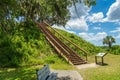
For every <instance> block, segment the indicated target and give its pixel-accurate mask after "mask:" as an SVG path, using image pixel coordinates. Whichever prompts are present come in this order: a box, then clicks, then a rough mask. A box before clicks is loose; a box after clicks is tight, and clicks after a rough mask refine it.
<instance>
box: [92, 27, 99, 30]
mask: <svg viewBox="0 0 120 80" xmlns="http://www.w3.org/2000/svg"><path fill="white" fill-rule="evenodd" d="M93 29H94V30H101V27H93Z"/></svg>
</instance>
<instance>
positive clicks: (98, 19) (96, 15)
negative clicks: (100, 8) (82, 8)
mask: <svg viewBox="0 0 120 80" xmlns="http://www.w3.org/2000/svg"><path fill="white" fill-rule="evenodd" d="M103 18H104V15H103V13H102V12H98V13H94V14H92V15H91V16H88V17H87V20H88V21H90V22H93V23H95V22H103Z"/></svg>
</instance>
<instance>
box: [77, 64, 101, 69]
mask: <svg viewBox="0 0 120 80" xmlns="http://www.w3.org/2000/svg"><path fill="white" fill-rule="evenodd" d="M98 66H99V65H96V64H95V63H91V64H82V65H77V66H76V67H77V68H78V69H86V68H95V67H98Z"/></svg>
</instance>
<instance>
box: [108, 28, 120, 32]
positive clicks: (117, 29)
mask: <svg viewBox="0 0 120 80" xmlns="http://www.w3.org/2000/svg"><path fill="white" fill-rule="evenodd" d="M110 32H111V33H117V32H119V33H120V27H118V28H116V29H115V30H112V31H110Z"/></svg>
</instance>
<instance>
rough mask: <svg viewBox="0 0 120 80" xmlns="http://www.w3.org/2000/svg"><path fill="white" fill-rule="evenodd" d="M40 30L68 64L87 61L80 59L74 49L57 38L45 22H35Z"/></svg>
mask: <svg viewBox="0 0 120 80" xmlns="http://www.w3.org/2000/svg"><path fill="white" fill-rule="evenodd" d="M37 25H38V27H39V28H40V30H41V31H42V32H43V33H44V35H45V37H46V39H47V40H48V41H49V42H50V43H51V45H52V46H53V47H54V48H55V49H56V50H57V52H58V53H59V54H60V55H61V56H63V57H64V58H65V59H66V60H67V61H68V62H69V63H70V64H72V65H80V64H85V63H87V61H86V60H84V59H82V58H81V57H80V56H79V55H78V54H77V53H76V52H75V51H73V50H72V49H71V48H70V47H68V46H67V45H65V44H64V43H63V42H62V41H61V40H59V39H58V38H57V37H56V36H55V35H54V34H53V33H52V32H51V31H50V30H49V29H48V28H47V24H45V23H37Z"/></svg>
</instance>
